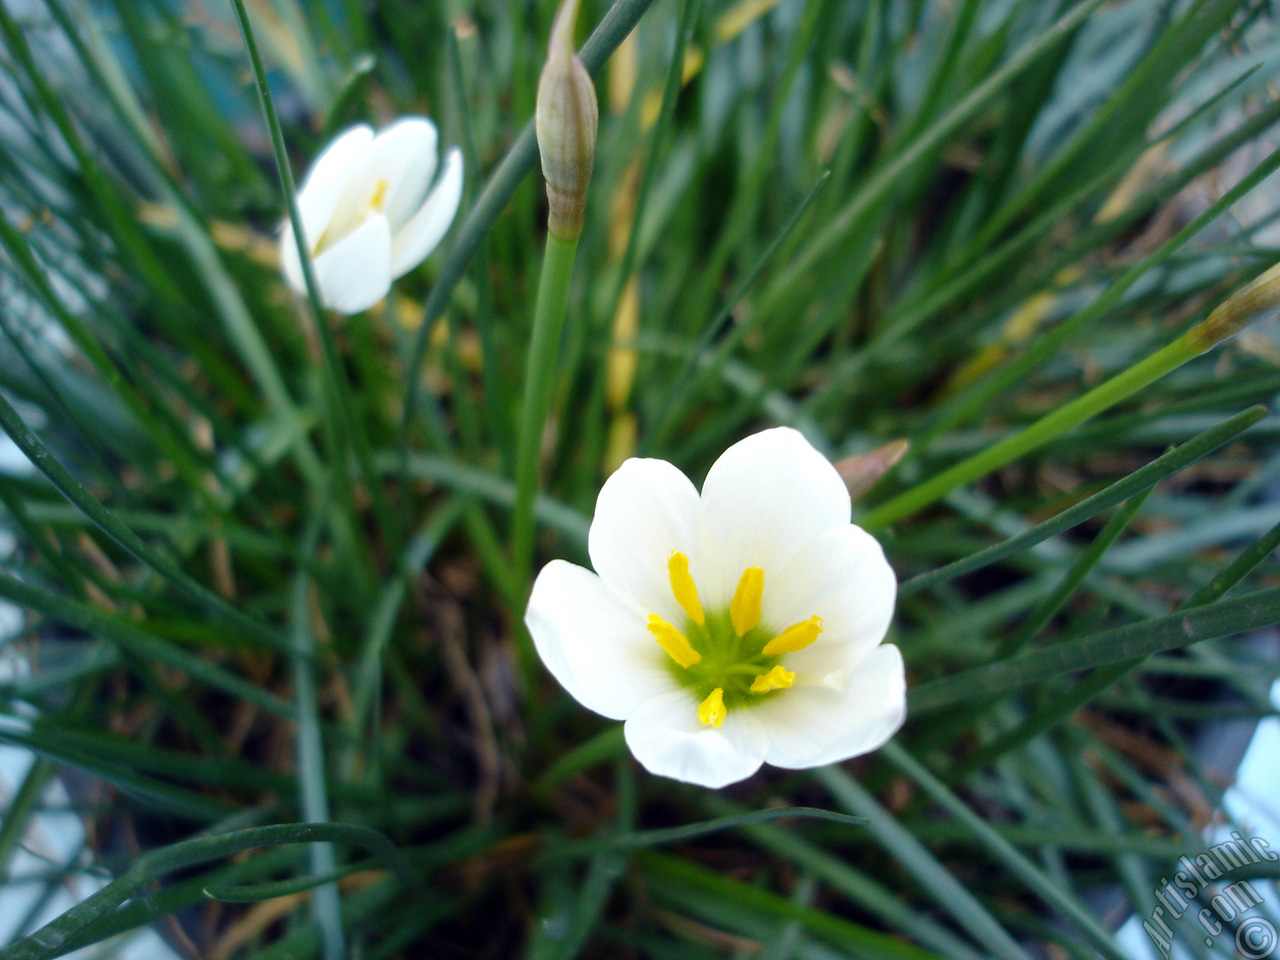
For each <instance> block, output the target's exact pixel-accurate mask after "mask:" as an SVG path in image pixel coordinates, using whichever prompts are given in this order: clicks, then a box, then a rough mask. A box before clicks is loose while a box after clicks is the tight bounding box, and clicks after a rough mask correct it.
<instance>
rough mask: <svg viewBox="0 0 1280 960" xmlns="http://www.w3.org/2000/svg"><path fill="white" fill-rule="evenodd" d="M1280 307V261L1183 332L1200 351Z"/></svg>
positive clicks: (1227, 337)
mask: <svg viewBox="0 0 1280 960" xmlns="http://www.w3.org/2000/svg"><path fill="white" fill-rule="evenodd" d="M1277 307H1280V263H1277V264H1274V265H1273V266H1272V267H1271V268H1270V269H1269V270H1267V271H1265V272H1264V273H1262V274H1261V275H1259V276H1258V277H1255V278H1254V279H1253V280H1252V281H1250V282H1249V283H1246V284H1245V285H1244V286H1243V287H1241V288H1240V289H1239V290H1237V291H1236V292H1235V293H1233V294H1231V296H1229V297H1228V298H1227V299H1226V300H1225V301H1223V302H1222V303H1220V304H1218V306H1217V307H1215V308H1214V310H1213V312H1212V313H1210V314H1209V316H1208V317H1206V318H1205V319H1204V320H1202V321H1201V322H1200V323H1198V324H1196V325H1195V326H1194V327H1192V328H1191V329H1190V330H1188V331H1187V332H1186V334H1184V337H1185V339H1186V340H1187V342H1188V343H1189V344H1190V345H1191V346H1192V347H1194V348H1195V349H1196V350H1198V351H1200V352H1201V353H1203V352H1205V351H1207V350H1209V349H1211V348H1213V347H1216V346H1217V345H1218V344H1220V343H1222V341H1224V340H1229V339H1230V338H1231V337H1234V336H1235V335H1236V334H1237V333H1239V332H1240V331H1241V330H1243V329H1244V328H1245V327H1247V326H1248V325H1249V324H1250V323H1252V322H1253V321H1254V320H1256V319H1258V317H1260V316H1262V315H1263V314H1265V313H1268V312H1269V311H1272V310H1275V309H1276V308H1277Z"/></svg>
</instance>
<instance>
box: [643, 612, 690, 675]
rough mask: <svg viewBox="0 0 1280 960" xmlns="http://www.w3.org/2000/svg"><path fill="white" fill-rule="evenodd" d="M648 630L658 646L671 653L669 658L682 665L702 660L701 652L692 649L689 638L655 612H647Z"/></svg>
mask: <svg viewBox="0 0 1280 960" xmlns="http://www.w3.org/2000/svg"><path fill="white" fill-rule="evenodd" d="M649 632H650V633H652V634H653V639H655V640H657V641H658V646H660V647H661V648H662V649H663V650H665V651H667V653H668V654H670V655H671V659H672V660H674V661H675V662H676V663H678V664H680V666H682V667H692V666H693V665H694V664H695V663H698V662H699V661H700V660H702V654H700V653H699V652H698V651H697V650H695V649H693V647H692V645H690V643H689V638H688V637H686V636H685V635H684V634H683V633H681V632H680V631H679V630H677V629H676V628H675V627H673V626H672V625H671V624H669V623H667V621H665V620H663V619H662V618H661V617H660V616H658V615H657V614H656V613H651V614H649Z"/></svg>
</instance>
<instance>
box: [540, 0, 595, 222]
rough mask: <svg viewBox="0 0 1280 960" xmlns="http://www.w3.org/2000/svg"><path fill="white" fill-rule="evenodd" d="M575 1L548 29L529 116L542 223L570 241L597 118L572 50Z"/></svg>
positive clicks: (583, 200) (587, 178)
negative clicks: (545, 205) (543, 194)
mask: <svg viewBox="0 0 1280 960" xmlns="http://www.w3.org/2000/svg"><path fill="white" fill-rule="evenodd" d="M578 3H579V0H565V2H564V5H563V6H561V8H560V12H559V13H558V14H557V15H556V20H555V23H554V24H553V25H552V27H551V43H550V45H549V48H548V54H547V63H546V66H545V67H543V68H542V77H541V78H540V79H539V80H538V106H537V111H536V113H535V116H534V126H535V129H536V131H537V134H538V150H539V152H540V153H541V154H542V173H543V176H545V177H546V179H547V200H548V202H549V204H550V208H551V209H550V213H549V215H548V217H547V227H548V229H549V230H550V231H551V233H552V234H553V235H554V236H555V237H557V238H558V239H560V240H576V239H577V238H578V235H579V234H581V233H582V211H583V208H584V207H585V206H586V204H587V185H588V184H589V183H590V182H591V168H592V167H593V166H594V165H595V157H596V124H597V121H598V119H599V108H598V106H597V104H596V89H595V87H594V86H593V85H592V83H591V77H590V75H588V73H587V68H586V67H584V66H583V65H582V61H581V60H580V59H578V56H577V54H576V53H574V48H573V28H574V26H575V25H576V23H577V21H578Z"/></svg>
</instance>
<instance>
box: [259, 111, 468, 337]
mask: <svg viewBox="0 0 1280 960" xmlns="http://www.w3.org/2000/svg"><path fill="white" fill-rule="evenodd" d="M437 141H438V137H437V135H436V127H435V124H433V123H432V122H431V121H430V120H428V119H427V118H426V117H405V118H404V119H402V120H397V121H396V122H395V123H393V124H391V125H390V126H389V127H384V128H383V129H382V130H380V131H379V132H378V133H377V134H376V135H375V134H374V132H373V130H372V129H371V128H370V127H368V126H367V125H366V124H360V125H358V126H354V127H351V128H349V129H347V130H346V131H344V132H343V133H342V134H340V135H339V136H338V138H337V139H336V140H334V141H333V142H332V143H331V144H329V146H328V147H326V148H325V150H324V152H323V153H321V154H320V156H318V157H317V158H316V159H315V162H314V163H312V165H311V169H310V170H309V171H308V172H307V176H306V179H305V180H304V181H303V183H302V187H301V188H300V189H299V190H298V213H299V215H300V217H301V220H302V232H303V234H304V236H305V237H306V241H307V248H308V250H309V251H310V253H311V260H312V263H313V264H314V267H315V275H316V283H317V284H318V285H319V288H320V298H321V301H322V302H323V304H324V305H325V306H326V307H329V308H330V309H333V310H338V311H340V312H342V313H359V312H360V311H361V310H367V309H368V308H369V307H371V306H373V305H374V304H375V303H377V302H378V301H379V300H381V299H382V298H383V297H385V296H386V295H387V291H388V290H390V289H391V281H392V280H395V279H396V278H397V277H400V276H403V275H404V274H405V273H408V272H409V271H410V270H412V269H413V268H414V267H416V266H417V265H418V264H420V263H421V262H422V261H423V260H424V259H426V257H427V255H428V254H429V253H431V251H432V250H434V249H435V247H436V244H438V243H439V242H440V240H441V239H442V238H443V237H444V235H445V233H446V232H447V231H448V229H449V225H450V224H451V223H452V222H453V217H454V214H455V213H457V212H458V203H459V201H460V200H461V199H462V153H461V151H459V150H458V148H457V147H454V148H452V149H451V150H449V151H447V152H446V153H445V157H444V169H443V171H441V173H440V176H439V177H438V178H437V177H436V168H437V165H438V154H437ZM433 181H434V182H433ZM280 261H281V266H282V268H283V270H284V276H285V279H286V280H287V281H288V282H289V285H290V286H291V287H293V289H294V290H295V291H296V292H297V293H299V294H303V295H305V293H306V284H305V283H304V281H303V276H302V263H301V261H300V259H299V257H298V245H297V243H296V241H295V240H294V234H293V227H292V225H291V224H290V223H288V222H287V221H286V223H285V226H284V231H283V233H282V235H281V237H280Z"/></svg>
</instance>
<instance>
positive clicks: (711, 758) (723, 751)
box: [625, 689, 768, 788]
mask: <svg viewBox="0 0 1280 960" xmlns="http://www.w3.org/2000/svg"><path fill="white" fill-rule="evenodd" d="M753 713H754V710H731V711H729V715H728V716H727V717H725V720H724V723H723V724H722V725H721V726H719V727H708V726H705V725H704V724H702V723H701V722H700V721H699V720H698V701H697V699H696V697H695V696H694V695H693V694H692V693H691V692H690V691H688V690H682V689H677V690H673V691H670V692H668V693H663V694H659V695H658V696H655V697H650V698H649V699H648V700H645V701H644V702H643V703H641V704H640V705H639V706H638V707H637V708H636V709H635V712H634V713H632V714H631V716H630V717H629V718H628V719H627V725H626V728H625V734H626V738H627V746H628V747H629V748H630V749H631V752H632V754H634V755H635V758H636V759H637V760H638V761H640V763H641V765H642V766H643V767H644V768H645V769H646V770H648V771H649V772H650V773H655V774H657V775H658V776H662V777H671V778H672V779H673V780H683V781H684V782H685V783H696V784H699V785H701V786H704V787H713V788H715V787H723V786H727V785H728V784H730V783H736V782H737V781H739V780H745V779H746V778H747V777H749V776H751V775H752V774H753V773H755V772H756V771H757V770H759V769H760V764H761V762H762V758H763V756H764V754H765V751H766V750H767V749H768V739H767V736H766V734H765V732H764V729H763V728H762V727H761V725H760V724H759V722H758V721H757V720H756V718H755V717H754V716H753Z"/></svg>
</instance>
